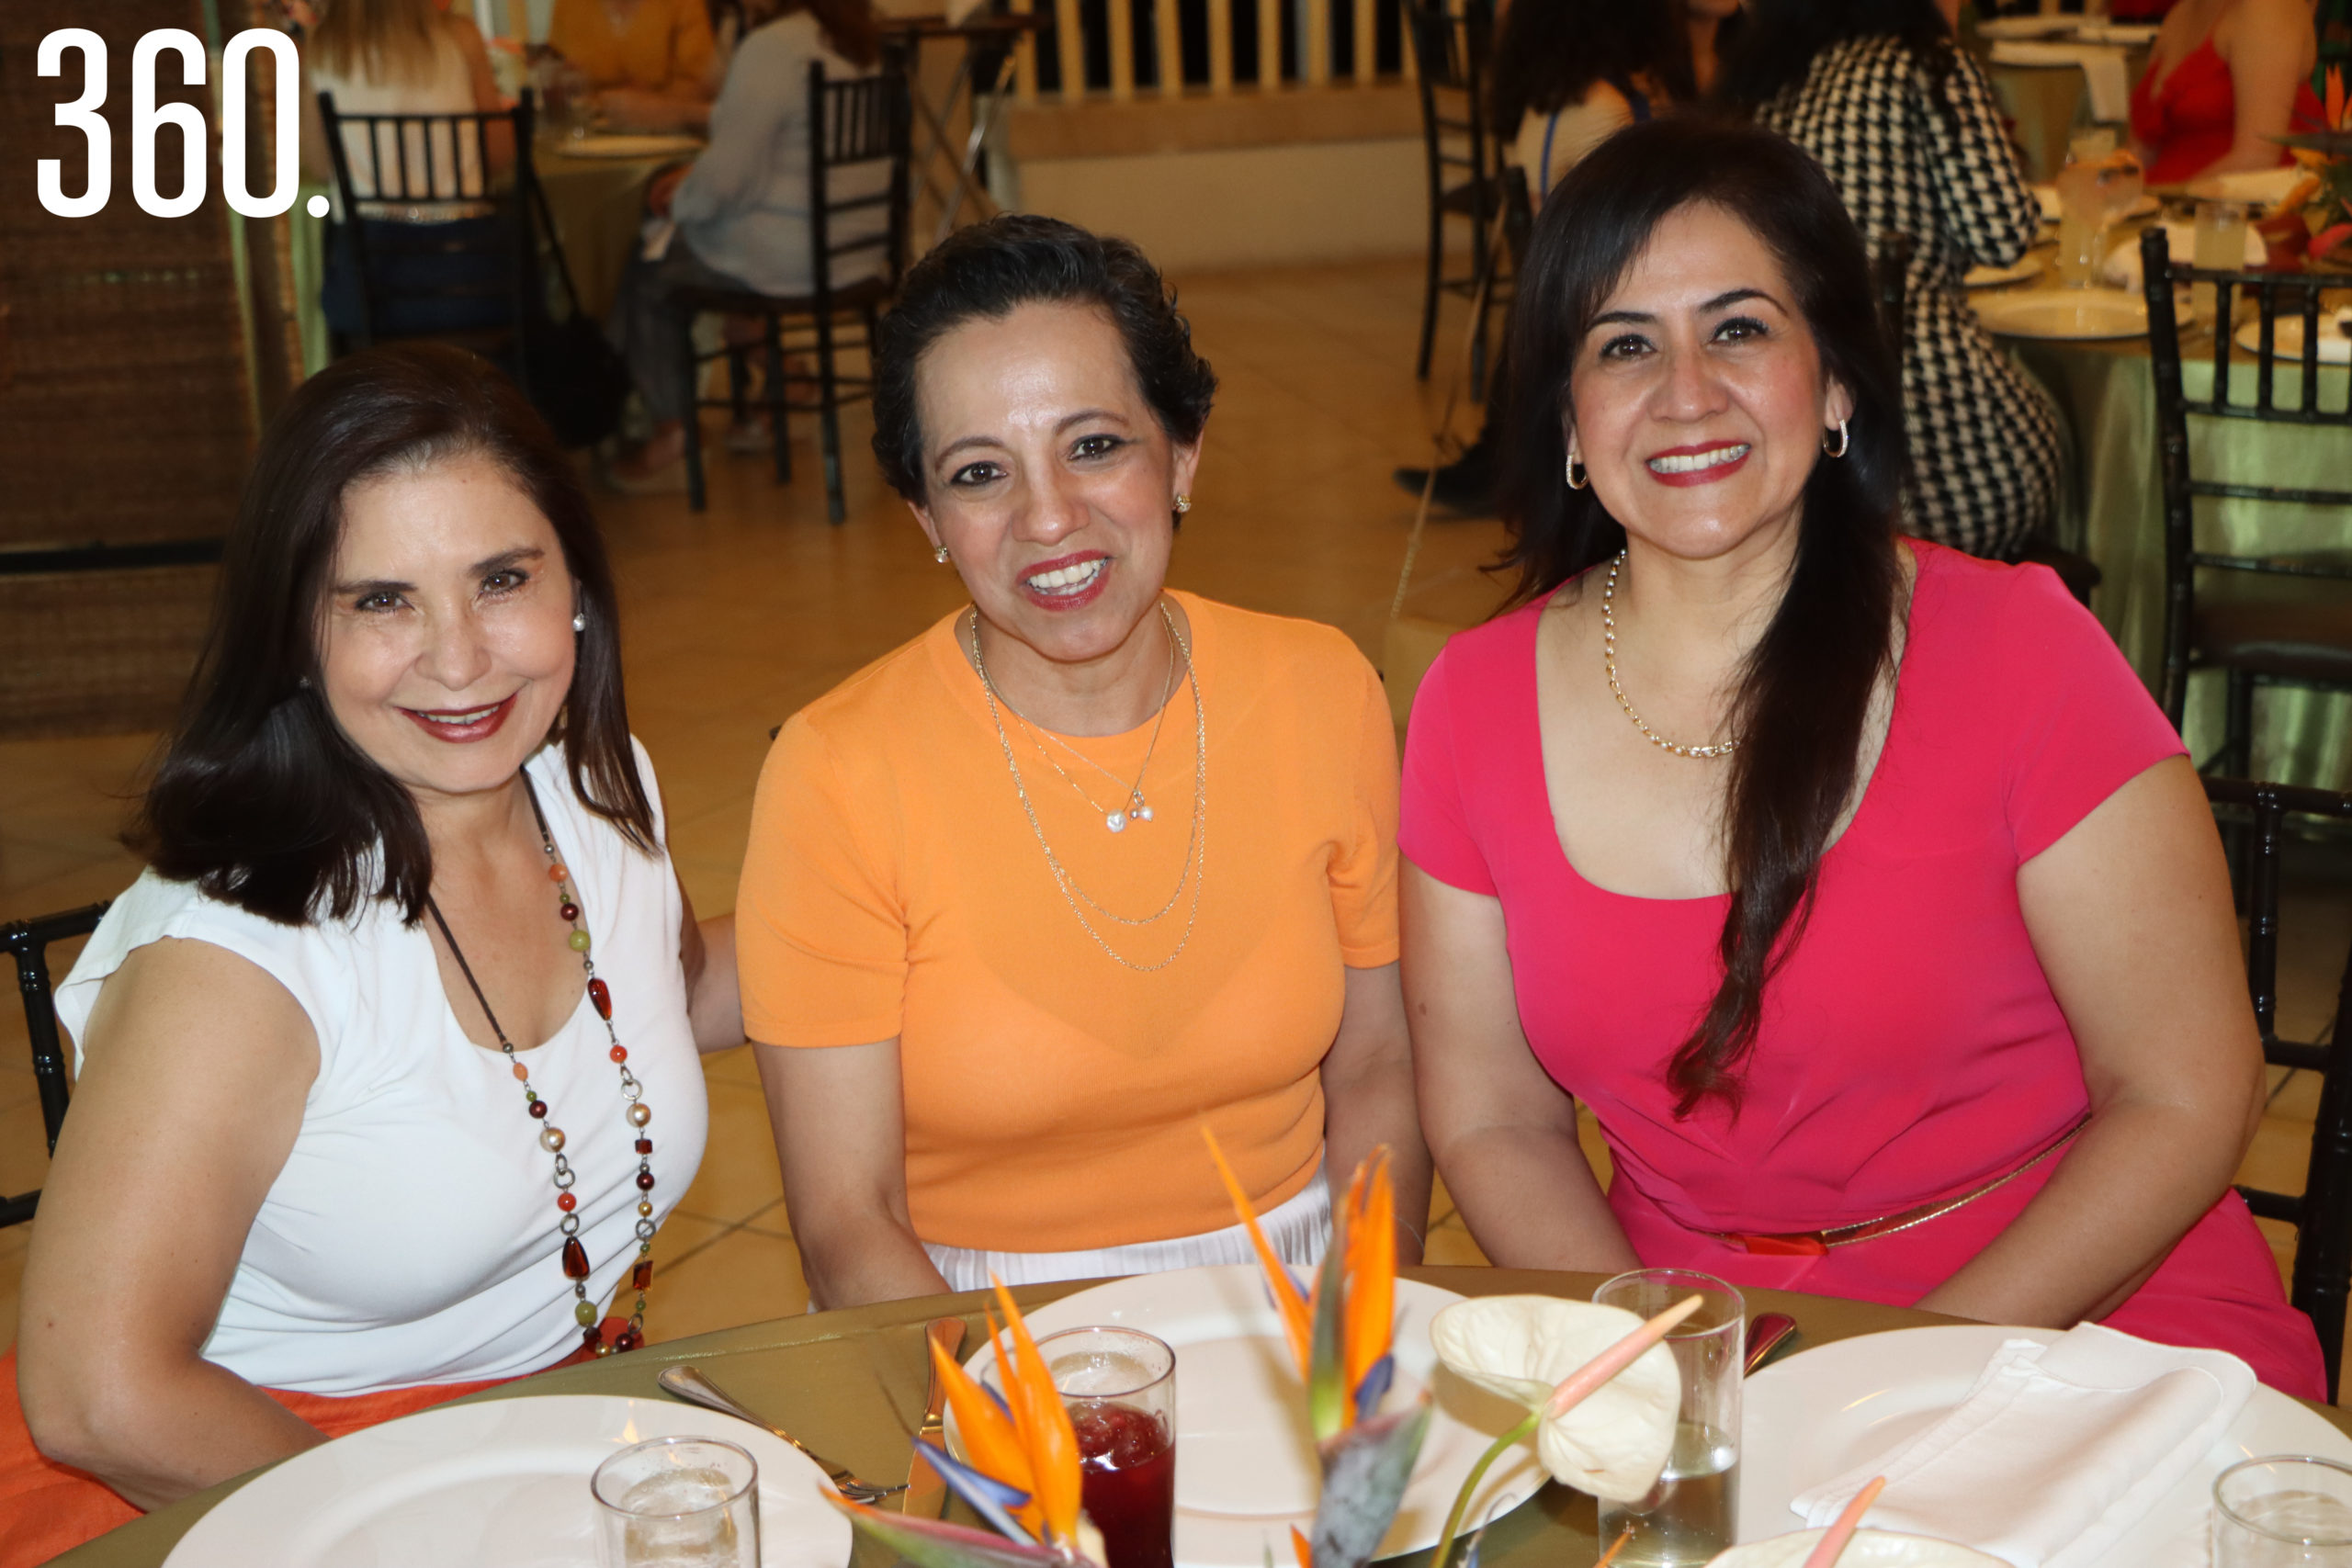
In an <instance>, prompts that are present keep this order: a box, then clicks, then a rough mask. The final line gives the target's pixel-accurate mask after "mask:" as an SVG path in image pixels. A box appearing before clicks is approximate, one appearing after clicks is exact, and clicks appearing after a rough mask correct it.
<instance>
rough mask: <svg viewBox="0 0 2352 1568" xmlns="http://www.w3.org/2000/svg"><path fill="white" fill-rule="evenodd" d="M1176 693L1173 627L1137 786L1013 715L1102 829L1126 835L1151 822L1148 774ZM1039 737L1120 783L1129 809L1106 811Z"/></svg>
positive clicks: (1115, 782) (1051, 734)
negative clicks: (1132, 826)
mask: <svg viewBox="0 0 2352 1568" xmlns="http://www.w3.org/2000/svg"><path fill="white" fill-rule="evenodd" d="M978 630H979V628H978V626H977V625H976V626H974V627H973V633H974V635H975V636H976V637H977V636H978ZM1175 694H1176V635H1175V632H1174V630H1173V628H1172V627H1171V628H1170V632H1169V637H1168V679H1167V680H1166V681H1164V682H1161V684H1160V689H1159V711H1158V712H1157V713H1155V714H1154V715H1153V716H1152V720H1151V739H1149V740H1148V741H1147V742H1146V743H1145V744H1144V749H1143V765H1142V766H1141V767H1139V768H1137V769H1136V782H1135V783H1133V784H1129V783H1127V781H1126V780H1125V779H1123V778H1121V777H1120V776H1119V775H1118V774H1116V773H1113V772H1112V771H1111V770H1110V769H1108V768H1106V767H1104V766H1103V764H1102V763H1100V762H1098V761H1095V760H1094V759H1093V758H1091V757H1090V756H1088V755H1087V754H1086V753H1085V752H1083V751H1081V750H1079V749H1078V748H1077V747H1075V746H1073V745H1071V744H1070V743H1069V741H1067V740H1064V739H1062V738H1061V737H1060V736H1058V735H1056V734H1055V733H1054V732H1053V731H1052V730H1050V729H1044V728H1039V727H1038V726H1036V725H1034V724H1032V723H1030V722H1029V721H1028V720H1027V719H1026V718H1023V717H1022V716H1021V715H1020V714H1018V713H1016V714H1014V715H1013V717H1014V718H1017V719H1020V720H1021V726H1022V728H1023V729H1025V730H1027V731H1028V732H1029V739H1030V743H1031V744H1032V745H1035V747H1036V748H1037V755H1039V756H1040V757H1043V758H1045V759H1046V766H1047V767H1049V768H1051V769H1053V770H1054V772H1056V773H1059V774H1061V776H1062V782H1063V783H1064V784H1068V785H1069V787H1070V788H1072V789H1074V790H1076V791H1078V797H1079V798H1080V800H1083V801H1084V802H1086V804H1087V805H1089V806H1091V807H1093V808H1094V809H1095V810H1096V811H1097V812H1099V813H1101V815H1102V818H1103V826H1104V827H1105V828H1108V829H1110V830H1111V831H1112V832H1114V833H1124V832H1125V831H1126V830H1127V824H1128V823H1130V822H1148V821H1150V820H1151V803H1150V802H1149V801H1148V800H1146V799H1145V798H1144V797H1143V781H1144V775H1145V774H1147V773H1150V772H1151V757H1152V753H1153V752H1155V751H1157V750H1159V727H1160V725H1161V724H1162V723H1164V722H1165V721H1166V720H1167V717H1168V699H1169V698H1170V697H1172V696H1174V695H1175ZM1039 736H1043V737H1045V739H1046V740H1050V741H1052V742H1053V743H1054V744H1055V745H1057V746H1058V747H1060V748H1061V749H1062V750H1065V751H1067V752H1069V754H1070V755H1071V756H1073V757H1075V758H1077V759H1078V760H1079V761H1081V762H1083V763H1085V764H1086V765H1087V766H1088V767H1090V768H1092V769H1093V770H1094V771H1095V772H1096V773H1101V774H1102V775H1103V777H1104V778H1106V779H1109V780H1110V781H1111V782H1112V783H1113V784H1117V785H1118V786H1119V787H1120V788H1121V789H1123V790H1125V791H1126V795H1127V799H1126V806H1125V809H1123V810H1117V811H1104V810H1103V807H1102V806H1101V804H1100V803H1098V802H1097V801H1096V800H1095V798H1094V797H1093V796H1092V795H1089V794H1088V793H1087V790H1086V786H1085V785H1084V784H1080V783H1079V782H1078V781H1077V780H1076V779H1074V778H1072V777H1070V776H1069V769H1067V768H1065V767H1063V766H1062V765H1061V764H1060V763H1059V762H1057V761H1054V754H1053V753H1052V752H1051V751H1048V750H1046V748H1045V744H1044V742H1043V741H1040V740H1039V739H1037V738H1038V737H1039Z"/></svg>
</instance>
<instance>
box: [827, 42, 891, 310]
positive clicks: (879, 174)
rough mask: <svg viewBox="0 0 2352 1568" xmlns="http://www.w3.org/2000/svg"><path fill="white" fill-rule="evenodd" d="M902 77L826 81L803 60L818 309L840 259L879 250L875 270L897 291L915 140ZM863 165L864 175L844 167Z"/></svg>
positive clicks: (866, 272)
mask: <svg viewBox="0 0 2352 1568" xmlns="http://www.w3.org/2000/svg"><path fill="white" fill-rule="evenodd" d="M912 124H913V121H912V111H911V108H910V102H909V99H908V96H907V79H906V77H905V76H904V75H902V74H900V73H899V72H897V71H882V72H879V73H876V74H874V75H871V76H853V77H848V78H846V79H844V80H842V81H838V82H835V81H830V80H828V79H827V78H826V75H825V65H824V62H822V61H811V62H809V246H810V251H811V254H810V260H811V262H812V263H813V264H814V265H813V266H812V268H811V271H812V272H813V274H814V277H815V294H816V299H817V309H818V310H820V311H822V310H829V309H830V308H831V301H832V297H833V295H834V294H835V293H837V292H838V291H839V290H840V288H841V287H842V284H841V282H840V280H839V279H837V278H836V277H835V276H834V270H835V268H836V267H837V266H839V265H841V263H842V258H844V257H848V256H855V255H861V254H863V255H868V256H871V255H872V254H874V253H876V252H879V253H880V256H879V258H878V259H879V261H880V264H881V265H880V266H879V268H878V269H861V274H860V276H870V275H871V273H872V271H875V270H878V273H879V276H881V277H882V278H883V279H884V280H885V281H886V283H887V284H888V289H889V292H890V294H891V295H892V296H894V297H895V296H896V295H897V293H898V291H899V277H900V276H902V275H903V274H904V272H905V270H906V243H907V201H908V197H907V163H908V155H909V152H910V149H911V147H912V145H913V140H914V137H913V130H912ZM854 169H864V170H866V171H867V173H866V174H865V175H864V176H863V177H862V178H853V179H846V180H845V179H843V178H842V173H843V171H846V170H854Z"/></svg>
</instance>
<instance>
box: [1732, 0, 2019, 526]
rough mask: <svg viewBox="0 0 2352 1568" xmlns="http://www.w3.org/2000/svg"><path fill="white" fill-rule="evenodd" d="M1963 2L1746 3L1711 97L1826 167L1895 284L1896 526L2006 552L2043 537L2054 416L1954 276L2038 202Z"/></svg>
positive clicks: (1990, 256) (1986, 256)
mask: <svg viewBox="0 0 2352 1568" xmlns="http://www.w3.org/2000/svg"><path fill="white" fill-rule="evenodd" d="M1959 8H1960V0H1753V3H1752V4H1751V5H1750V6H1749V9H1748V18H1747V28H1746V30H1745V31H1744V32H1743V33H1742V34H1741V39H1740V44H1739V47H1738V48H1737V49H1736V50H1735V51H1733V52H1732V53H1731V54H1730V55H1729V56H1728V57H1727V58H1726V59H1725V61H1724V78H1723V81H1722V83H1721V85H1720V96H1722V97H1723V98H1724V99H1725V100H1726V101H1727V102H1729V103H1730V104H1731V105H1732V106H1734V107H1737V108H1740V109H1743V110H1747V111H1749V112H1752V113H1753V114H1754V115H1755V117H1756V119H1757V122H1758V124H1760V125H1764V126H1767V127H1769V128H1770V129H1771V130H1777V131H1779V132H1780V133H1781V135H1783V136H1786V137H1788V138H1789V139H1790V140H1791V141H1794V142H1795V143H1796V144H1797V145H1798V146H1800V147H1802V148H1804V150H1805V151H1806V152H1810V153H1812V154H1813V156H1814V158H1815V161H1816V162H1818V163H1819V164H1821V166H1822V167H1823V168H1824V169H1826V170H1827V171H1828V174H1829V178H1830V180H1831V181H1832V183H1834V184H1835V185H1836V186H1837V187H1838V195H1839V196H1841V197H1844V198H1845V201H1846V210H1847V211H1848V212H1849V214H1851V215H1852V218H1853V220H1854V224H1855V227H1857V228H1858V229H1860V231H1861V233H1862V237H1863V240H1864V242H1865V243H1867V244H1868V245H1870V247H1871V254H1872V255H1873V256H1875V255H1876V254H1878V253H1879V251H1880V249H1881V248H1882V247H1883V246H1884V244H1885V243H1886V241H1887V239H1888V237H1889V236H1890V235H1894V234H1898V233H1899V234H1905V235H1908V236H1909V237H1910V240H1911V243H1912V252H1911V262H1910V265H1909V267H1908V268H1907V270H1906V271H1905V274H1904V278H1903V342H1902V355H1903V405H1902V406H1903V420H1904V428H1905V438H1906V440H1907V442H1908V444H1909V446H1910V450H1911V460H1912V465H1913V474H1912V477H1911V479H1909V480H1908V481H1907V482H1906V485H1905V491H1904V497H1903V510H1904V518H1903V521H1904V526H1905V529H1907V530H1908V531H1909V532H1911V533H1913V534H1916V535H1917V536H1920V537H1921V538H1926V539H1933V540H1935V541H1936V542H1937V543H1938V544H1939V545H1949V546H1951V547H1952V548H1953V549H1957V550H1965V551H1967V552H1968V553H1969V554H1971V555H1976V556H1984V557H1986V558H1992V559H1996V560H2009V559H2014V558H2016V556H2017V555H2018V552H2019V551H2020V550H2022V549H2023V548H2024V547H2025V546H2026V544H2027V542H2028V541H2029V539H2030V537H2032V536H2034V535H2036V534H2037V533H2041V532H2042V531H2044V530H2046V529H2047V527H2048V525H2049V523H2050V518H2051V514H2052V508H2053V507H2055V505H2056V504H2057V492H2058V416H2057V413H2056V412H2055V410H2054V409H2053V408H2052V405H2051V402H2050V400H2049V398H2048V396H2047V395H2046V394H2045V393H2044V392H2043V391H2042V390H2041V388H2040V387H2039V386H2038V385H2036V384H2035V383H2034V382H2033V381H2031V380H2030V379H2029V378H2027V376H2026V374H2025V373H2024V372H2023V371H2021V370H2019V369H2018V367H2016V366H2015V364H2014V363H2012V362H2011V360H2010V359H2009V358H2008V356H2007V355H2004V354H2003V353H2002V352H2001V351H2000V349H1999V348H1998V347H1997V346H1996V345H1995V344H1994V342H1993V339H1992V337H1991V336H1990V335H1989V334H1988V333H1986V332H1985V328H1984V326H1983V324H1982V323H1980V322H1979V321H1977V319H1976V312H1975V310H1973V308H1972V307H1971V306H1970V305H1969V303H1968V293H1967V288H1966V286H1965V285H1964V284H1963V283H1962V281H1961V280H1962V276H1963V275H1964V274H1965V273H1966V272H1967V271H1968V269H1969V268H1970V267H1971V266H1973V265H1978V264H1980V263H1982V264H1985V265H2007V264H2008V263H2011V262H2014V261H2016V260H2017V259H2018V257H2020V256H2022V255H2024V254H2025V253H2026V252H2027V250H2029V249H2030V247H2032V246H2033V245H2034V244H2035V243H2038V242H2039V241H2040V240H2041V207H2040V206H2039V205H2038V204H2037V203H2036V202H2035V200H2034V197H2033V191H2032V189H2031V188H2030V186H2028V185H2027V184H2026V179H2025V171H2024V170H2023V168H2022V167H2020V166H2019V164H2018V156H2017V152H2016V151H2015V149H2014V148H2013V147H2012V146H2011V145H2010V141H2009V137H2008V132H2007V129H2006V126H2005V122H2004V120H2003V118H2002V115H2001V110H2000V107H1999V105H1998V104H1997V103H1996V101H1995V99H1994V96H1993V87H1992V84H1991V83H1990V82H1988V81H1987V80H1986V79H1985V73H1984V71H1983V69H1982V68H1981V67H1979V66H1978V64H1977V63H1976V62H1975V61H1974V60H1973V59H1972V58H1970V57H1969V55H1968V54H1967V52H1966V51H1963V50H1962V49H1961V48H1959V47H1958V44H1957V43H1956V41H1955V40H1954V39H1953V36H1952V26H1953V21H1952V18H1953V17H1955V16H1956V15H1957V13H1958V11H1959Z"/></svg>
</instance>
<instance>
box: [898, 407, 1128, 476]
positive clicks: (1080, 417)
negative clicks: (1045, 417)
mask: <svg viewBox="0 0 2352 1568" xmlns="http://www.w3.org/2000/svg"><path fill="white" fill-rule="evenodd" d="M1091 419H1107V420H1110V421H1111V422H1112V423H1115V424H1119V425H1122V426H1124V425H1125V423H1127V420H1126V416H1125V414H1122V413H1121V412H1119V411H1118V410H1116V409H1080V410H1079V411H1078V412H1076V413H1073V414H1066V415H1064V416H1063V417H1062V418H1060V419H1058V420H1056V421H1055V422H1054V434H1057V435H1059V434H1061V433H1062V432H1063V431H1065V430H1068V429H1069V427H1070V426H1071V425H1073V424H1084V423H1086V422H1087V421H1088V420H1091ZM1003 445H1004V443H1003V442H1001V441H1000V440H998V439H997V438H996V437H995V436H993V435H967V436H965V437H964V438H963V439H962V440H961V441H951V442H949V443H948V444H947V445H946V446H943V447H941V448H940V449H939V456H938V457H936V458H934V459H933V461H936V462H943V463H944V462H945V461H946V460H947V459H948V458H950V457H954V456H955V455H956V453H958V452H961V451H963V450H964V449H965V448H966V447H967V446H1000V447H1001V446H1003Z"/></svg>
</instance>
